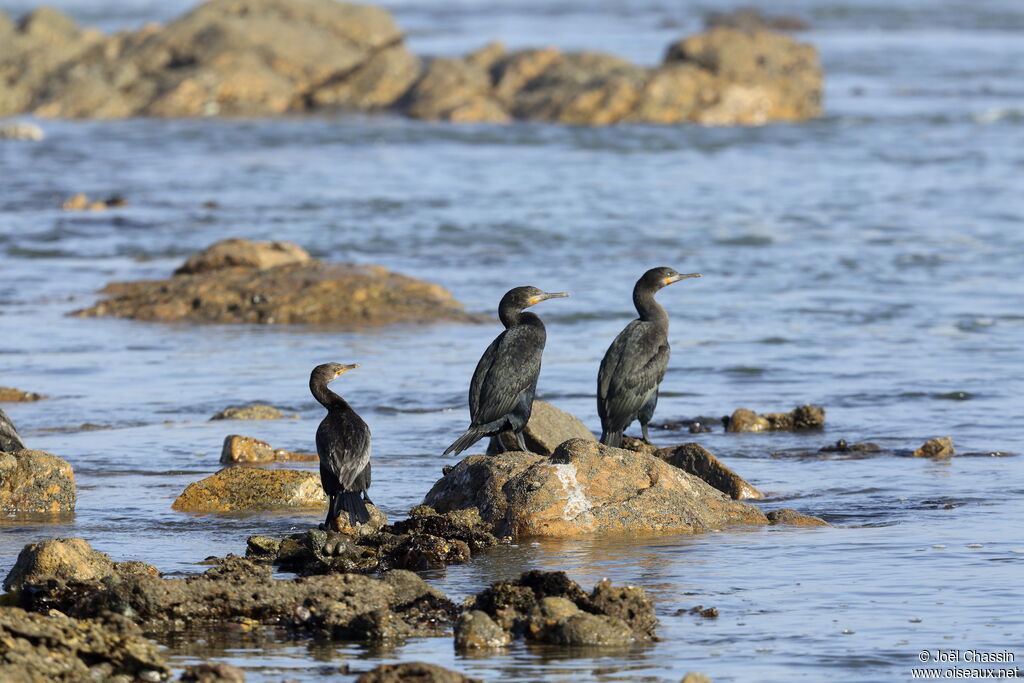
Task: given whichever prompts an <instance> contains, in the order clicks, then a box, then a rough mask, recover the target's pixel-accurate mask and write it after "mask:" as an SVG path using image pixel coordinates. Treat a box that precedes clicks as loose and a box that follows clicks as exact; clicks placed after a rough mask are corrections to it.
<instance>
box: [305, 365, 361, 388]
mask: <svg viewBox="0 0 1024 683" xmlns="http://www.w3.org/2000/svg"><path fill="white" fill-rule="evenodd" d="M358 367H359V363H352V364H350V365H344V364H342V363H324V364H323V365H318V366H316V367H315V368H313V373H312V374H311V375H310V376H309V381H310V384H313V383H318V384H324V385H326V384H329V383H330V382H333V381H334V380H336V379H337V378H338V377H341V376H342V375H344V374H345V373H346V372H348V371H349V370H355V369H356V368H358Z"/></svg>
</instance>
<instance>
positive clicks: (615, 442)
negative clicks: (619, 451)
mask: <svg viewBox="0 0 1024 683" xmlns="http://www.w3.org/2000/svg"><path fill="white" fill-rule="evenodd" d="M601 443H603V444H604V445H605V446H611V447H612V448H622V430H621V429H620V430H619V431H616V432H604V431H603V432H601Z"/></svg>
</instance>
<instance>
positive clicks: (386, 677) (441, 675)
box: [356, 662, 483, 683]
mask: <svg viewBox="0 0 1024 683" xmlns="http://www.w3.org/2000/svg"><path fill="white" fill-rule="evenodd" d="M356 683H483V681H482V680H481V679H479V678H469V677H468V676H463V675H462V674H460V673H459V672H458V671H452V670H450V669H446V668H444V667H443V666H438V665H437V664H427V663H426V662H402V663H401V664H381V665H380V666H378V667H377V668H375V669H373V670H372V671H367V672H366V673H364V674H363V675H362V676H360V677H359V678H357V679H356Z"/></svg>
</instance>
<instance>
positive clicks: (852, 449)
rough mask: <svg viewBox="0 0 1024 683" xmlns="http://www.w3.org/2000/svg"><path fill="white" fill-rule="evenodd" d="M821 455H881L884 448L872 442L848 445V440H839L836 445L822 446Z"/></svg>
mask: <svg viewBox="0 0 1024 683" xmlns="http://www.w3.org/2000/svg"><path fill="white" fill-rule="evenodd" d="M818 452H819V453H881V452H882V447H881V446H879V445H878V444H877V443H873V442H871V441H857V442H854V443H847V442H846V439H839V440H838V441H836V442H835V443H834V444H831V445H829V446H822V447H821V448H819V449H818Z"/></svg>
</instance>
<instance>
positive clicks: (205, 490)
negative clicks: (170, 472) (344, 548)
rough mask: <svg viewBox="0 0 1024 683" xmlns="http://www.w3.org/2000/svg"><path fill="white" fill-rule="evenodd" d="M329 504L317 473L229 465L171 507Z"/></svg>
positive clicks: (213, 509)
mask: <svg viewBox="0 0 1024 683" xmlns="http://www.w3.org/2000/svg"><path fill="white" fill-rule="evenodd" d="M326 505H327V496H326V495H324V490H323V488H322V487H321V486H320V475H319V474H317V473H314V472H301V471H298V470H263V469H257V468H253V467H229V468H227V469H223V470H221V471H219V472H217V473H216V474H213V475H210V476H209V477H206V478H205V479H202V480H200V481H197V482H193V483H191V484H189V485H188V486H187V487H186V488H185V490H184V491H183V492H182V494H181V495H180V496H178V498H177V500H175V501H174V504H173V505H172V506H171V507H172V508H173V509H175V510H177V511H178V512H233V511H236V510H274V509H280V508H294V507H319V508H323V507H326Z"/></svg>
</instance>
